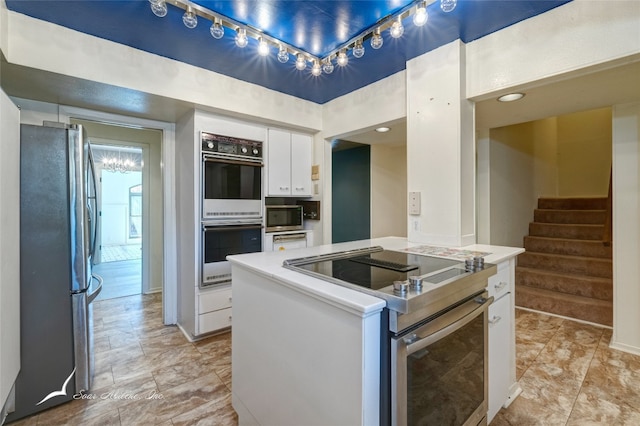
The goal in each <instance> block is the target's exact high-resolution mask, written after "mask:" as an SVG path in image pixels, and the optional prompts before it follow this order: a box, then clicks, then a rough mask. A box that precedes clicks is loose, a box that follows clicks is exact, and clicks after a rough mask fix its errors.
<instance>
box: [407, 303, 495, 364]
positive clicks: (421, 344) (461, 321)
mask: <svg viewBox="0 0 640 426" xmlns="http://www.w3.org/2000/svg"><path fill="white" fill-rule="evenodd" d="M492 302H493V296H491V297H489V298H485V297H482V296H480V297H476V298H474V299H472V300H470V301H468V302H466V303H464V304H462V305H460V306H459V307H458V308H456V309H454V310H453V311H450V312H447V313H445V314H444V315H447V314H455V313H456V311H460V310H461V311H463V312H461V313H459V314H458V318H457V319H454V320H453V322H451V323H450V324H449V325H447V326H446V327H444V328H442V329H440V330H438V331H436V332H435V333H431V334H429V335H427V336H425V337H422V338H420V337H419V335H420V329H418V330H417V331H415V332H414V333H412V334H410V335H409V336H406V337H404V338H403V339H405V342H406V343H407V355H411V354H412V353H414V352H417V351H419V350H421V349H423V348H425V347H427V346H429V345H430V344H432V343H434V342H437V341H438V340H440V339H442V338H443V337H445V336H447V335H449V334H452V333H454V332H455V331H457V330H459V329H461V328H462V327H464V326H465V325H467V324H469V323H470V322H471V321H473V320H474V319H475V318H476V317H477V316H478V315H480V314H481V313H483V312H484V311H485V310H487V309H488V308H489V305H490V304H491V303H492ZM473 304H477V305H478V306H477V307H475V308H473V309H472V310H471V311H470V312H469V306H473Z"/></svg>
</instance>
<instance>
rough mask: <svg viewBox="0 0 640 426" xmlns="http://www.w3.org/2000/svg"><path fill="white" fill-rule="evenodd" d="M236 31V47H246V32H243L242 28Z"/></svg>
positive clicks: (247, 41) (247, 40)
mask: <svg viewBox="0 0 640 426" xmlns="http://www.w3.org/2000/svg"><path fill="white" fill-rule="evenodd" d="M236 31H237V32H238V33H237V34H236V46H238V47H246V46H247V43H249V39H248V38H247V30H245V29H244V28H238V29H237V30H236Z"/></svg>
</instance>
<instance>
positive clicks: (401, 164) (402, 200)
mask: <svg viewBox="0 0 640 426" xmlns="http://www.w3.org/2000/svg"><path fill="white" fill-rule="evenodd" d="M389 236H395V237H406V236H407V146H406V145H405V144H403V145H371V238H378V237H389Z"/></svg>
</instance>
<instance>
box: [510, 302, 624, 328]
mask: <svg viewBox="0 0 640 426" xmlns="http://www.w3.org/2000/svg"><path fill="white" fill-rule="evenodd" d="M515 308H516V309H520V310H522V311H529V312H535V313H537V314H542V315H548V316H550V317H557V318H562V319H564V320H567V321H573V322H579V323H581V324H588V325H592V326H594V327H600V328H608V329H609V330H613V327H610V326H608V325H602V324H598V323H595V322H591V321H584V320H580V319H576V318H570V317H565V316H563V315H558V314H552V313H549V312H543V311H537V310H535V309H530V308H524V307H522V306H516V307H515Z"/></svg>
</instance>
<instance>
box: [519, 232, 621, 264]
mask: <svg viewBox="0 0 640 426" xmlns="http://www.w3.org/2000/svg"><path fill="white" fill-rule="evenodd" d="M524 248H525V250H527V251H530V252H538V253H550V254H561V255H568V256H585V257H600V258H605V259H611V252H612V250H611V246H609V247H606V246H604V245H603V244H602V243H601V242H599V241H598V242H594V241H584V240H549V239H541V238H535V237H524Z"/></svg>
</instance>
